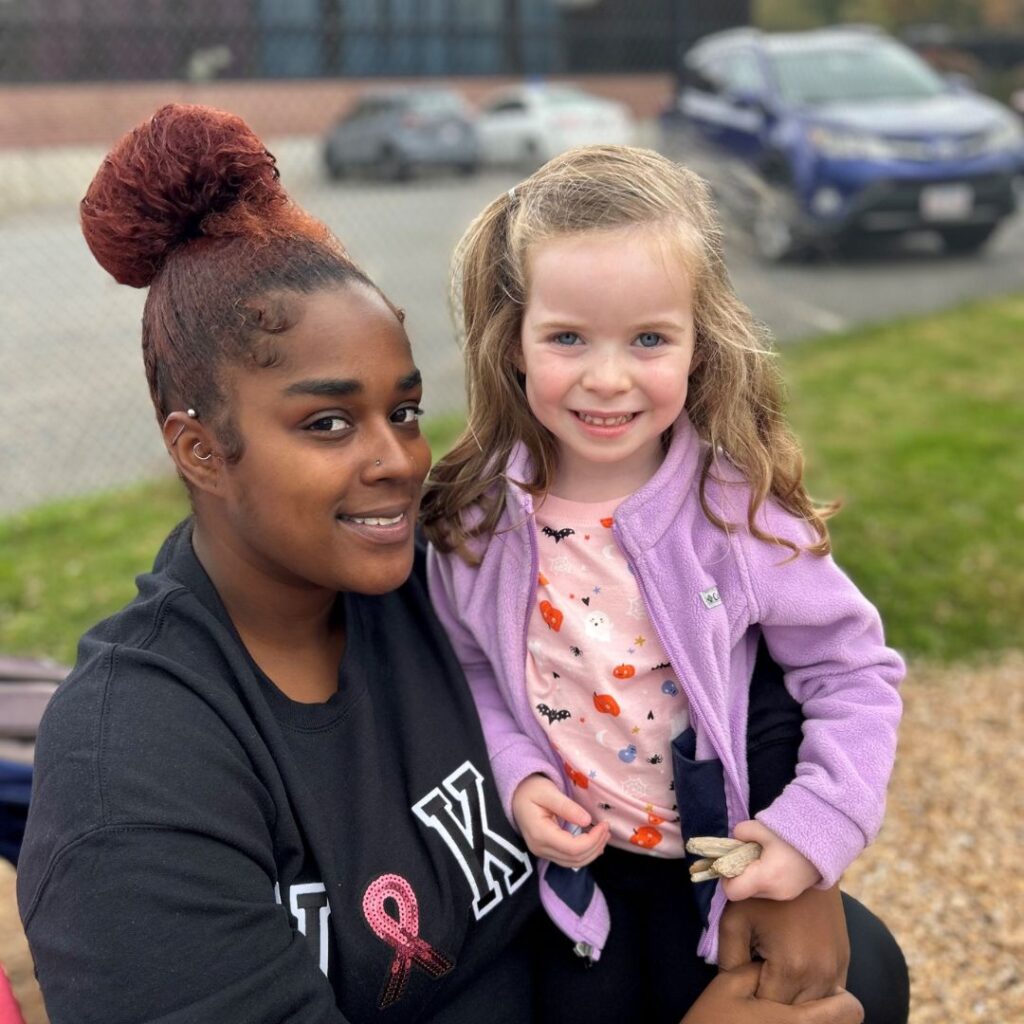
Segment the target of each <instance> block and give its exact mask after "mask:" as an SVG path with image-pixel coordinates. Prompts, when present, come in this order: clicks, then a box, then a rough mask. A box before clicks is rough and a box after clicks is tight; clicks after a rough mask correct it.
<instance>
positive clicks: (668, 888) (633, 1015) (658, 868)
mask: <svg viewBox="0 0 1024 1024" xmlns="http://www.w3.org/2000/svg"><path fill="white" fill-rule="evenodd" d="M802 725H803V713H802V711H801V709H800V706H799V704H797V702H796V701H794V700H793V699H792V697H790V696H789V694H788V692H787V691H786V689H785V687H784V686H783V684H782V672H781V670H780V669H779V667H778V666H777V665H776V664H775V662H774V661H773V660H772V658H771V656H770V655H769V653H768V650H767V648H766V646H765V644H764V642H763V641H761V643H760V644H759V646H758V656H757V662H756V665H755V669H754V676H753V679H752V681H751V689H750V711H749V717H748V729H747V761H748V770H749V776H750V810H751V814H754V813H756V812H757V811H758V810H760V809H762V808H763V807H766V806H767V805H768V804H770V803H771V802H772V800H774V799H775V797H776V796H777V795H778V794H779V793H780V792H781V791H782V789H783V788H784V787H785V786H786V784H787V783H788V782H789V781H790V780H791V779H792V778H793V776H794V773H795V768H796V761H797V750H798V748H799V746H800V740H801V737H802V731H801V727H802ZM591 870H592V871H593V873H594V876H595V879H596V881H597V883H598V885H600V886H601V889H602V891H603V892H604V894H605V897H606V898H607V900H608V905H609V910H610V913H611V920H612V930H611V934H610V935H609V939H608V944H607V946H606V947H605V949H604V952H603V953H602V956H601V959H600V960H599V961H598V962H597V963H596V964H594V965H593V966H592V967H587V965H586V962H585V961H584V960H582V959H581V958H579V957H577V956H576V955H575V954H574V953H573V952H572V948H571V943H570V942H569V941H568V940H567V939H566V938H565V936H564V935H562V933H561V932H560V931H558V929H557V928H555V926H554V925H552V924H551V923H550V922H549V921H547V919H543V920H541V921H539V922H538V925H537V932H536V935H535V937H534V942H533V949H534V953H535V959H534V963H535V971H534V973H535V977H536V980H537V1007H538V1009H537V1015H536V1018H535V1019H536V1021H537V1022H538V1024H548V1022H551V1024H555V1022H558V1024H562V1022H564V1021H567V1020H574V1021H575V1020H580V1021H586V1022H587V1024H602V1022H604V1021H607V1022H609V1024H623V1022H624V1021H643V1022H644V1024H662V1022H664V1024H678V1021H679V1020H680V1018H681V1017H682V1016H683V1014H684V1013H686V1011H687V1010H688V1009H689V1008H690V1006H691V1005H692V1004H693V1002H694V1001H695V1000H696V998H697V997H698V996H699V995H700V993H701V992H703V990H704V988H705V986H706V985H707V984H708V982H709V981H710V980H711V979H712V978H713V977H714V975H715V968H714V967H711V966H709V965H708V964H705V963H704V962H703V961H702V960H700V959H699V958H698V957H697V956H696V948H697V940H698V938H699V936H700V932H701V922H700V919H699V916H698V913H697V908H696V904H695V902H694V899H693V886H692V883H691V882H690V880H689V875H688V873H687V872H686V869H685V867H684V865H683V864H682V862H680V861H675V860H660V859H656V858H653V857H645V856H642V855H640V854H635V853H628V852H624V851H621V850H617V849H614V848H612V847H608V848H607V849H606V850H605V852H604V853H603V854H602V855H601V856H600V857H599V858H598V859H597V860H596V861H595V862H594V864H593V865H591ZM843 906H844V909H845V911H846V924H847V930H848V932H849V936H850V969H849V973H848V977H847V988H848V989H849V990H850V991H851V992H852V993H853V994H854V995H855V996H856V997H857V998H858V999H859V1000H860V1001H861V1003H862V1004H863V1006H864V1010H865V1024H906V1021H907V1018H908V1015H909V1012H910V980H909V977H908V974H907V965H906V961H905V960H904V957H903V953H902V951H901V950H900V947H899V945H898V944H897V942H896V940H895V939H894V938H893V936H892V934H891V932H890V931H889V930H888V928H886V926H885V925H884V924H883V923H882V922H881V921H880V920H879V919H878V918H877V917H875V915H874V914H872V913H871V912H870V911H869V910H868V909H867V908H866V907H864V906H863V905H862V904H860V903H858V902H857V901H856V900H855V899H853V897H851V896H848V895H847V894H845V893H844V894H843Z"/></svg>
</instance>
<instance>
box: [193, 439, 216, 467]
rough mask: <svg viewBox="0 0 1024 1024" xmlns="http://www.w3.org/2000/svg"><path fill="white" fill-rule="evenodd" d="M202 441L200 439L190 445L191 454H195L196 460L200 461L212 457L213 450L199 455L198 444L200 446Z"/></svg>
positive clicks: (206, 460) (207, 460) (205, 460)
mask: <svg viewBox="0 0 1024 1024" xmlns="http://www.w3.org/2000/svg"><path fill="white" fill-rule="evenodd" d="M202 443H203V442H202V441H196V443H195V444H194V445H192V454H193V455H194V456H195V457H196V458H197V459H198V460H199V461H200V462H209V461H210V459H212V458H213V452H207V453H206V454H205V455H200V454H199V446H200V445H201V444H202Z"/></svg>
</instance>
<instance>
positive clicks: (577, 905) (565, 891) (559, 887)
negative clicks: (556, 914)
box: [546, 864, 594, 914]
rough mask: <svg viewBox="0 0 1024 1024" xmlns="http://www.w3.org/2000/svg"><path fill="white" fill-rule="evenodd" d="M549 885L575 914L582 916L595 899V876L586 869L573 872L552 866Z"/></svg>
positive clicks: (548, 878)
mask: <svg viewBox="0 0 1024 1024" xmlns="http://www.w3.org/2000/svg"><path fill="white" fill-rule="evenodd" d="M546 877H547V881H548V885H550V886H551V888H552V889H553V890H554V892H555V894H556V895H557V896H558V898H559V899H560V900H561V901H562V902H563V903H564V904H565V905H566V906H567V907H569V908H570V909H571V910H572V911H573V913H575V914H582V913H583V912H584V911H585V910H586V909H587V907H589V906H590V901H591V900H592V899H593V897H594V876H593V875H592V874H591V873H590V872H589V871H588V870H587V869H586V868H582V869H581V870H579V871H573V870H572V868H563V867H562V866H561V865H560V864H552V865H551V866H550V867H549V868H548V873H547V876H546Z"/></svg>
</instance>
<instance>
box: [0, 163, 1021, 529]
mask: <svg viewBox="0 0 1024 1024" xmlns="http://www.w3.org/2000/svg"><path fill="white" fill-rule="evenodd" d="M521 177H522V173H521V172H516V171H514V170H509V171H487V172H484V173H481V174H479V175H477V176H475V177H473V178H468V179H467V178H451V177H446V176H436V177H429V178H423V179H419V180H415V181H413V182H410V183H405V184H390V183H378V182H373V181H368V180H354V181H345V182H341V183H329V182H327V181H326V180H322V179H320V178H319V177H318V176H317V175H315V174H307V175H306V176H305V178H304V182H305V184H303V185H302V186H301V187H297V188H296V190H295V198H296V199H297V200H298V201H299V202H300V203H302V204H303V205H305V206H306V207H307V208H308V209H309V210H311V211H312V212H313V213H315V214H316V215H318V216H319V217H321V218H322V219H323V220H324V221H326V222H327V223H328V224H329V225H330V226H331V228H332V229H333V230H334V231H335V232H336V233H337V234H338V236H339V237H340V238H341V239H342V240H343V241H344V242H345V244H346V245H347V246H348V247H349V249H350V251H351V252H352V254H353V256H354V257H355V258H356V260H357V261H358V262H360V263H361V264H362V265H363V267H364V268H365V269H366V270H367V271H368V272H369V274H370V275H371V276H372V277H373V278H374V279H375V280H376V281H377V282H378V283H379V284H380V285H381V286H382V288H383V289H384V290H385V292H387V294H388V295H390V296H391V297H392V298H393V300H394V301H396V302H397V303H398V304H399V305H401V306H403V307H404V308H405V310H406V313H407V327H408V330H409V333H410V336H411V338H412V341H413V346H414V350H415V353H416V357H417V361H418V363H419V365H420V367H421V369H422V370H423V375H424V380H425V392H426V394H425V402H424V405H425V407H426V409H427V414H428V416H429V415H430V414H431V413H440V412H444V411H446V410H451V409H457V408H459V407H460V405H461V404H462V400H463V390H462V372H461V358H460V354H459V351H458V347H457V345H456V343H455V341H454V339H453V332H452V328H451V321H450V317H449V314H448V305H447V277H448V264H449V259H450V254H451V252H452V249H453V247H454V245H455V242H456V241H457V239H458V237H459V236H460V234H461V233H462V231H463V230H464V228H465V227H466V225H467V224H468V223H469V221H470V220H471V218H472V217H473V215H474V214H475V213H476V212H477V211H479V210H480V209H481V208H482V207H483V206H484V205H485V204H486V203H487V202H489V201H490V200H491V199H492V198H493V197H495V196H497V195H499V194H501V193H502V192H504V191H506V190H507V189H508V188H509V187H510V186H512V185H513V184H515V183H516V182H517V181H518V180H520V178H521ZM285 181H286V183H287V181H288V177H287V174H285ZM727 257H728V263H729V267H730V271H731V274H732V277H733V282H734V284H735V286H736V289H737V292H738V293H739V295H740V296H741V298H743V299H744V301H746V302H747V303H748V305H749V306H750V307H751V309H752V310H753V311H754V314H755V315H756V316H757V317H758V318H759V319H761V320H762V321H764V322H765V323H766V324H767V325H768V327H769V328H770V329H771V330H772V332H773V333H774V334H775V336H776V338H777V339H778V341H779V342H780V343H786V342H789V341H792V340H795V339H800V338H806V337H809V336H818V335H827V334H829V333H834V332H837V331H843V330H846V329H848V328H851V327H854V326H857V325H860V324H864V323H867V322H875V321H883V320H888V319H890V318H893V317H898V316H903V315H907V314H913V313H920V312H926V311H930V310H936V309H942V308H945V307H948V306H951V305H955V304H957V303H959V302H961V301H964V300H967V299H971V298H975V297H978V296H984V295H993V294H1000V293H1005V292H1010V291H1014V290H1020V289H1021V288H1022V287H1024V215H1022V214H1018V215H1017V216H1016V217H1015V218H1013V219H1012V220H1011V221H1010V222H1008V223H1007V224H1006V225H1005V226H1004V228H1003V229H1002V231H1001V232H1000V233H999V235H998V236H997V237H996V238H995V240H994V241H993V242H992V243H991V244H990V245H989V246H988V248H986V249H985V250H984V251H983V252H982V253H981V254H980V255H979V256H976V257H970V258H965V257H957V258H950V257H947V256H945V255H944V254H943V253H942V252H941V251H940V249H939V248H938V247H937V246H934V245H929V244H928V240H927V239H921V240H916V241H914V242H912V243H911V244H906V245H898V246H891V247H889V248H886V249H883V250H881V251H874V252H872V253H870V254H869V255H862V256H857V257H843V258H833V259H829V260H816V261H814V262H811V263H808V264H800V265H792V266H766V265H764V264H763V263H761V262H759V261H758V259H757V257H756V256H755V255H754V254H753V251H752V247H751V245H750V243H749V241H748V239H747V237H746V235H745V234H744V232H743V231H741V230H739V229H738V228H737V227H735V226H733V225H731V224H729V223H728V221H727ZM144 298H145V296H144V293H142V292H139V291H136V290H133V289H131V288H125V287H122V286H119V285H117V284H115V283H114V282H113V281H112V280H111V279H110V278H108V277H107V276H106V275H105V274H104V272H103V271H101V270H100V269H99V267H98V266H97V265H96V264H95V262H94V261H93V260H92V257H91V256H90V254H89V253H88V251H87V249H86V247H85V244H84V242H83V241H82V238H81V234H80V231H79V229H78V224H77V210H76V208H75V206H74V204H72V203H60V204H57V205H53V206H50V207H47V208H40V209H35V210H27V211H22V212H14V213H11V214H8V215H7V216H6V217H5V218H4V219H3V222H2V224H0V310H2V311H3V323H4V327H5V329H4V330H3V331H2V332H0V381H2V382H3V388H2V391H0V411H2V415H0V466H2V467H3V474H2V476H0V514H4V513H9V512H11V511H14V510H17V509H20V508H25V507H28V506H31V505H33V504H36V503H38V502H40V501H44V500H49V499H53V498H57V497H62V496H67V495H74V494H81V493H88V492H92V491H96V490H100V489H104V488H110V487H116V486H121V485H123V484H125V483H129V482H133V481H136V480H139V479H143V478H146V477H148V476H152V475H154V474H157V473H161V472H166V471H167V460H166V455H165V453H164V451H163V448H162V445H161V441H160V436H159V433H158V430H157V428H156V425H155V423H154V419H153V413H152V409H151V406H150V404H149V397H148V393H147V390H146V385H145V379H144V375H143V370H142V360H141V356H140V351H139V324H140V317H141V311H142V305H143V301H144ZM983 340H984V339H979V343H983Z"/></svg>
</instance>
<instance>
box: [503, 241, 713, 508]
mask: <svg viewBox="0 0 1024 1024" xmlns="http://www.w3.org/2000/svg"><path fill="white" fill-rule="evenodd" d="M526 262H527V279H528V292H527V302H526V308H525V310H524V312H523V324H522V331H521V346H522V348H521V363H520V368H521V369H522V370H523V372H524V373H525V374H526V398H527V401H528V402H529V405H530V409H531V411H532V412H533V414H534V416H536V417H537V419H538V420H539V421H540V422H541V423H542V424H543V425H544V426H545V427H546V428H547V429H548V430H549V431H551V433H552V434H553V435H554V437H555V440H556V441H557V443H558V451H559V461H558V470H557V475H556V480H555V485H554V493H555V494H556V495H558V496H559V497H564V498H569V499H573V500H577V501H603V500H606V499H611V498H618V497H623V496H624V495H626V494H631V493H632V492H633V491H635V490H636V489H637V488H639V487H640V486H642V485H643V484H644V483H646V481H647V480H648V479H650V477H651V476H652V474H653V473H654V472H655V470H656V469H657V468H658V466H659V465H660V463H661V459H662V455H663V452H662V447H661V435H662V433H663V432H664V431H665V430H666V429H667V428H668V427H670V426H671V425H672V423H673V422H674V421H675V420H676V418H677V417H678V416H679V414H680V413H681V412H682V410H683V405H684V403H685V402H686V389H687V382H688V378H689V374H690V366H691V363H692V362H693V347H694V323H693V311H692V305H693V304H692V294H691V287H690V281H689V275H688V274H687V273H686V271H685V269H684V268H683V266H682V263H681V260H680V259H679V258H678V257H673V256H671V255H669V246H668V245H666V244H663V242H662V239H661V238H660V236H658V235H657V234H655V233H653V232H651V231H650V229H647V230H644V229H640V228H632V227H631V228H624V229H619V230H615V231H590V232H583V233H580V234H574V235H564V236H559V237H556V238H553V239H550V240H548V241H545V242H540V243H538V244H536V245H534V246H532V247H531V248H530V250H529V252H528V254H527V261H526Z"/></svg>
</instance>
